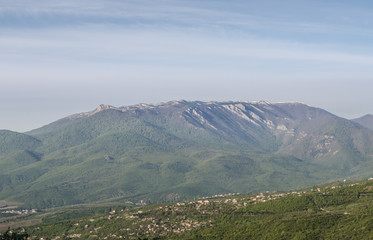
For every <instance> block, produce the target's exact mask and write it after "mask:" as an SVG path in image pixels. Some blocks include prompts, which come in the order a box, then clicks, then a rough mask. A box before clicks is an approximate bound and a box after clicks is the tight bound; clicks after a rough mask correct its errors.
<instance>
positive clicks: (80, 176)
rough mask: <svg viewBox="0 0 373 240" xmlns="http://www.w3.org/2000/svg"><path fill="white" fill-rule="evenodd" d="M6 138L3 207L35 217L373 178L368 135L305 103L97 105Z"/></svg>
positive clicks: (372, 140) (372, 148) (1, 173)
mask: <svg viewBox="0 0 373 240" xmlns="http://www.w3.org/2000/svg"><path fill="white" fill-rule="evenodd" d="M6 134H10V133H9V132H4V133H3V135H4V136H6ZM10 135H11V136H12V137H7V138H5V137H3V139H4V141H2V142H1V144H0V145H1V146H0V149H4V150H2V152H3V155H1V158H0V164H1V163H6V167H5V168H4V169H2V170H0V179H1V181H0V189H1V191H0V199H8V200H17V201H23V202H24V203H25V204H26V206H29V207H30V206H33V207H38V208H44V207H48V206H59V205H67V204H74V203H86V202H94V201H104V200H105V201H106V200H113V199H116V200H120V199H126V200H131V201H140V200H144V201H151V202H157V201H175V200H182V199H190V198H193V197H196V196H206V195H213V194H216V193H227V192H251V191H262V190H280V189H283V190H284V189H290V188H296V187H300V186H305V185H312V184H315V183H319V182H323V181H327V180H332V179H338V178H345V177H354V176H359V177H362V174H363V175H364V176H368V175H369V174H372V172H373V171H370V170H369V169H372V168H367V167H369V166H372V165H373V163H372V154H373V144H372V143H373V131H370V130H367V129H366V128H364V127H362V126H361V125H359V124H357V123H354V122H351V121H349V120H346V119H343V118H339V117H337V116H335V115H333V114H331V113H329V112H327V111H325V110H322V109H319V108H314V107H310V106H308V105H305V104H301V103H276V104H271V103H267V102H207V103H206V102H198V101H197V102H187V101H173V102H168V103H160V104H156V105H148V104H138V105H134V106H125V107H113V106H108V105H100V106H99V107H98V108H97V109H95V110H93V111H91V112H87V113H81V114H76V115H72V116H69V117H67V118H64V119H61V120H58V121H56V122H54V123H51V124H49V125H47V126H45V127H42V128H40V129H36V130H33V131H31V132H28V133H27V134H18V133H12V134H10ZM0 137H1V135H0ZM14 139H16V140H14ZM3 166H5V165H3ZM26 199H27V201H26Z"/></svg>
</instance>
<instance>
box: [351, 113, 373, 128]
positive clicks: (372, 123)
mask: <svg viewBox="0 0 373 240" xmlns="http://www.w3.org/2000/svg"><path fill="white" fill-rule="evenodd" d="M352 121H354V122H357V123H359V124H361V125H362V126H364V127H366V128H369V129H371V130H373V115H372V114H367V115H364V116H362V117H360V118H355V119H352Z"/></svg>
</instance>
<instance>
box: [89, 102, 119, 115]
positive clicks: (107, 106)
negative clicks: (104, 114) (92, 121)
mask: <svg viewBox="0 0 373 240" xmlns="http://www.w3.org/2000/svg"><path fill="white" fill-rule="evenodd" d="M107 109H116V107H114V106H111V105H108V104H100V105H99V106H98V107H97V108H96V109H95V110H94V112H95V113H96V112H100V111H103V110H107Z"/></svg>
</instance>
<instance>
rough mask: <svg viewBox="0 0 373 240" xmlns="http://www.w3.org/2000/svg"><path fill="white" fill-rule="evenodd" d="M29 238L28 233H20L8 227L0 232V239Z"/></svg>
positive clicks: (22, 239) (23, 239) (17, 239)
mask: <svg viewBox="0 0 373 240" xmlns="http://www.w3.org/2000/svg"><path fill="white" fill-rule="evenodd" d="M27 238H28V234H27V233H25V232H23V233H18V232H14V231H11V230H10V229H8V230H7V231H6V232H5V233H0V240H26V239H27Z"/></svg>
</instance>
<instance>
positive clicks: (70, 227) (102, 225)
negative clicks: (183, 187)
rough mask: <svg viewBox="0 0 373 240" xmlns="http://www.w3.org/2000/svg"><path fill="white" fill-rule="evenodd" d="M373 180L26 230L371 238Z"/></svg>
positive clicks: (70, 234) (74, 235)
mask: <svg viewBox="0 0 373 240" xmlns="http://www.w3.org/2000/svg"><path fill="white" fill-rule="evenodd" d="M372 189H373V181H364V182H358V183H352V182H346V183H343V182H342V183H340V184H332V185H331V184H329V185H328V186H324V187H320V188H318V187H314V188H313V189H306V190H299V191H293V192H284V193H280V192H265V193H259V194H255V195H238V194H229V195H226V196H219V195H217V196H211V197H210V198H205V199H200V200H194V201H186V202H179V203H173V204H158V205H149V206H145V207H141V208H136V209H127V210H123V211H116V212H113V211H111V212H110V213H109V212H107V213H106V214H99V215H94V216H91V217H83V218H74V219H68V220H65V221H60V222H54V223H47V224H42V225H38V226H33V227H29V228H27V229H26V231H27V232H28V233H29V235H30V236H31V238H32V239H39V238H40V237H43V238H46V237H49V238H51V239H68V238H71V239H92V238H94V239H121V238H123V239H370V237H371V236H373V204H372V203H373V191H372Z"/></svg>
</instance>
